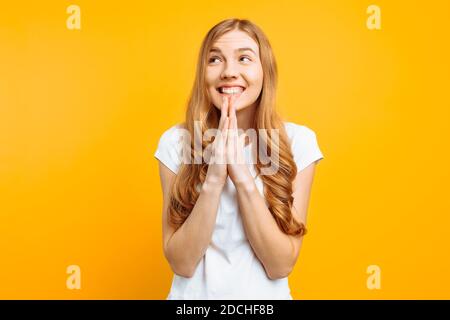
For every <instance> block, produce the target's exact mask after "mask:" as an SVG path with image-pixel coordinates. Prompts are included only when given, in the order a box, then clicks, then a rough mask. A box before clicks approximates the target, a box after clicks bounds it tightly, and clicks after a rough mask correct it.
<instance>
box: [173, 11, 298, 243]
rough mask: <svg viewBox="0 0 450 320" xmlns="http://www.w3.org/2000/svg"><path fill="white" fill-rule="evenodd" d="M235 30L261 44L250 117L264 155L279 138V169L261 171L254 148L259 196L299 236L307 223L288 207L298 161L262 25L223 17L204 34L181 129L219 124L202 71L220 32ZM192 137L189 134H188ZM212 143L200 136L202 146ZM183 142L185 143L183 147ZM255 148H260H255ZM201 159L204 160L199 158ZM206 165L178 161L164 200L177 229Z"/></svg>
mask: <svg viewBox="0 0 450 320" xmlns="http://www.w3.org/2000/svg"><path fill="white" fill-rule="evenodd" d="M232 30H240V31H244V32H246V33H247V34H248V35H249V36H250V37H251V38H252V39H253V40H255V42H256V43H257V44H258V45H259V48H260V50H259V51H260V60H261V64H262V69H263V86H262V90H261V93H260V95H259V97H258V99H257V107H256V112H255V117H254V123H253V128H254V129H255V130H256V132H259V130H258V129H265V130H266V131H265V132H267V133H266V134H265V135H264V136H265V138H264V139H265V145H266V146H267V152H268V154H272V153H271V146H272V145H276V144H273V143H276V141H277V140H278V146H277V147H278V150H279V165H278V170H277V171H276V173H275V174H272V175H261V174H260V173H261V168H264V166H263V165H262V163H261V161H260V156H259V153H257V161H256V163H255V166H256V168H255V170H256V173H257V175H258V176H259V177H260V178H261V180H262V182H263V185H264V197H265V199H266V201H267V203H268V209H269V210H270V212H271V214H272V216H273V217H274V219H275V220H276V222H277V224H278V226H279V227H280V229H281V230H282V231H283V232H284V233H285V234H288V235H296V236H303V235H305V234H306V227H305V225H304V224H303V223H302V222H299V221H296V220H295V219H294V216H293V214H292V207H293V199H294V198H293V196H292V192H293V181H294V179H295V177H296V175H297V166H296V164H295V162H294V160H293V155H292V152H291V148H290V143H289V140H288V136H287V134H286V131H285V128H284V125H283V122H282V120H281V118H280V117H279V115H278V114H277V113H276V111H275V104H276V101H275V96H276V86H277V77H278V72H277V64H276V61H275V57H274V55H273V52H272V47H271V46H270V43H269V41H268V39H267V37H266V36H265V35H264V33H263V32H262V30H261V29H260V28H259V27H258V26H256V25H255V24H254V23H252V22H251V21H249V20H241V19H227V20H224V21H221V22H219V23H218V24H216V25H215V26H214V27H213V28H211V30H209V32H208V33H207V35H206V37H205V38H204V40H203V42H202V45H201V48H200V53H199V56H198V62H197V69H196V75H195V80H194V85H193V88H192V91H191V94H190V97H189V100H188V103H187V110H186V118H185V122H184V123H183V124H182V128H183V129H185V130H187V131H188V132H189V133H190V135H191V137H194V121H200V122H197V130H198V127H199V126H198V123H200V127H201V130H202V132H201V136H203V133H204V132H205V131H206V130H208V129H210V128H218V125H219V119H220V110H219V109H218V108H216V107H215V106H214V105H213V104H212V102H211V99H210V97H209V93H208V91H207V88H206V83H205V71H206V65H207V58H208V53H209V51H210V49H211V47H212V45H213V44H214V42H215V41H216V40H217V39H218V38H220V37H221V36H222V35H223V34H225V33H227V32H229V31H232ZM270 129H279V131H278V133H279V138H278V139H273V140H272V138H271V132H272V131H271V130H270ZM192 140H193V139H192ZM209 143H211V142H204V141H202V142H201V144H202V150H205V148H206V147H207V146H208V144H209ZM184 147H186V146H184ZM187 147H188V149H187V150H191V156H192V159H193V158H194V156H195V154H194V141H191V142H190V146H187ZM257 150H259V149H257ZM202 162H203V161H202ZM207 170H208V164H207V163H204V162H203V163H200V164H195V163H188V164H187V163H182V164H181V166H180V169H179V171H178V174H177V176H176V178H175V181H174V183H173V184H172V187H171V192H170V201H169V206H168V210H169V212H168V213H169V223H170V224H171V225H172V226H173V227H175V228H176V229H178V228H179V227H180V226H181V225H182V224H183V223H184V221H185V220H186V219H187V218H188V216H189V214H190V213H191V211H192V209H193V208H194V206H195V203H196V201H197V199H198V197H199V193H200V190H198V188H197V185H199V184H200V183H203V182H204V180H205V177H206V173H207Z"/></svg>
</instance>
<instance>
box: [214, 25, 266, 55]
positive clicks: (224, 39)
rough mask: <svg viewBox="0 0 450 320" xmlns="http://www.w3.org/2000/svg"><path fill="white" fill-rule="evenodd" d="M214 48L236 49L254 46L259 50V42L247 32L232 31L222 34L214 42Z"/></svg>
mask: <svg viewBox="0 0 450 320" xmlns="http://www.w3.org/2000/svg"><path fill="white" fill-rule="evenodd" d="M212 47H213V48H219V49H221V50H222V49H223V50H230V49H231V50H235V49H238V48H252V49H253V50H254V51H255V52H258V49H259V48H258V44H257V43H256V42H255V40H253V39H252V38H251V37H250V36H249V35H248V34H247V33H246V32H243V31H238V30H234V31H230V32H227V33H225V34H224V35H222V36H221V37H220V38H218V39H217V40H216V41H215V42H214V43H213V46H212Z"/></svg>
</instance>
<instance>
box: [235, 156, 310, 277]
mask: <svg viewBox="0 0 450 320" xmlns="http://www.w3.org/2000/svg"><path fill="white" fill-rule="evenodd" d="M315 166H316V163H312V164H311V165H309V166H308V167H306V168H305V169H304V170H302V171H300V172H299V173H298V174H297V177H296V179H295V181H294V192H293V197H294V210H293V212H292V214H293V215H294V217H295V219H296V220H297V221H302V222H303V223H305V224H306V212H307V209H308V203H309V198H310V193H311V186H312V182H313V177H314V171H315ZM235 186H236V190H237V198H238V202H239V208H240V211H241V216H242V220H243V224H244V228H245V231H246V234H247V238H248V240H249V242H250V244H251V246H252V248H253V250H254V251H255V254H256V256H257V257H258V259H259V260H260V261H261V263H262V264H263V266H264V268H265V270H266V273H267V276H268V277H269V278H270V279H272V280H275V279H279V278H284V277H287V276H288V275H289V274H290V273H291V271H292V269H293V268H294V265H295V262H296V260H297V258H298V254H299V252H300V247H301V243H302V239H303V237H298V236H297V237H294V236H290V235H287V234H285V233H284V232H283V231H282V230H281V229H280V228H279V227H278V224H277V223H276V221H275V219H274V218H273V216H272V214H271V213H270V211H269V209H268V208H267V206H266V203H265V201H264V198H263V196H262V195H261V194H260V193H259V191H258V189H257V188H256V185H255V182H254V180H253V179H249V180H247V181H246V182H243V183H237V184H235Z"/></svg>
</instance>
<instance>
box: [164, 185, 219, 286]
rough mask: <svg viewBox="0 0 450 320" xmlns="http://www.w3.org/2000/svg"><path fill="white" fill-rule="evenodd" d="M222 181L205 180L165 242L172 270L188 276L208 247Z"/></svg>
mask: <svg viewBox="0 0 450 320" xmlns="http://www.w3.org/2000/svg"><path fill="white" fill-rule="evenodd" d="M222 189H223V185H221V184H216V183H210V182H207V181H205V183H203V185H202V189H201V191H200V195H199V197H198V199H197V202H196V203H195V206H194V208H193V209H192V211H191V213H190V214H189V216H188V218H187V219H186V220H185V221H184V223H183V224H182V225H181V227H180V228H179V229H178V230H177V231H176V232H175V233H174V234H173V235H172V237H171V238H170V240H169V241H168V244H167V254H166V256H167V259H168V260H169V263H170V265H171V267H172V270H173V271H174V272H175V273H177V274H179V275H181V276H184V277H192V275H193V274H194V272H195V269H196V267H197V265H198V263H199V261H200V259H202V257H203V255H204V254H205V252H206V249H207V248H208V246H209V244H210V242H211V237H212V234H213V231H214V227H215V224H216V217H217V209H218V207H219V201H220V195H221V193H222Z"/></svg>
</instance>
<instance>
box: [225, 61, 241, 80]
mask: <svg viewBox="0 0 450 320" xmlns="http://www.w3.org/2000/svg"><path fill="white" fill-rule="evenodd" d="M238 74H239V71H238V67H237V66H236V65H235V64H234V63H233V62H227V63H225V67H224V68H223V71H222V78H232V77H237V76H238Z"/></svg>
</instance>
